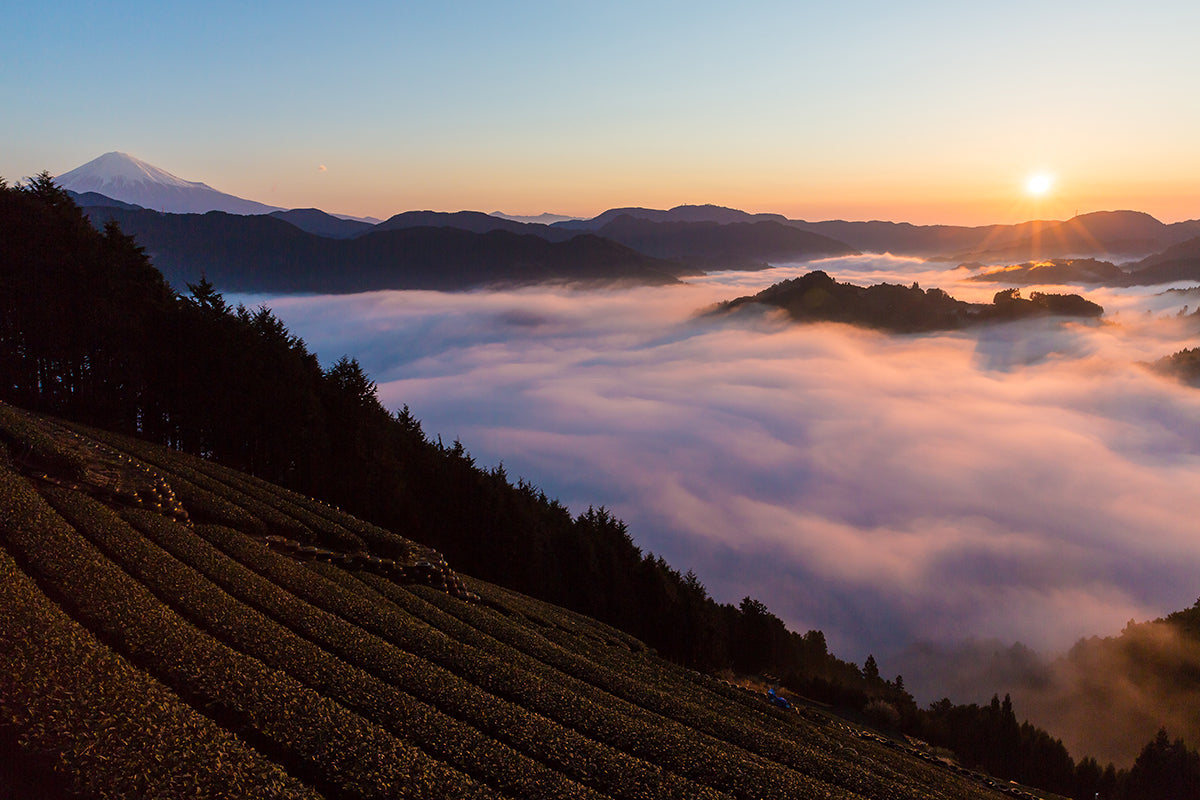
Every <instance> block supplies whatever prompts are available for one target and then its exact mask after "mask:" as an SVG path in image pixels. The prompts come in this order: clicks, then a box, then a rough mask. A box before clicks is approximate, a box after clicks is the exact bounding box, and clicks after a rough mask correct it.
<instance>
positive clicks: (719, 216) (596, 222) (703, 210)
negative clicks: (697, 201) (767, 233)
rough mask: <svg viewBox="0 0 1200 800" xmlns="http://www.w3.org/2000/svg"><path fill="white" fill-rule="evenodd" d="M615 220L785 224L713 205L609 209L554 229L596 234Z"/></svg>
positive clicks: (770, 217)
mask: <svg viewBox="0 0 1200 800" xmlns="http://www.w3.org/2000/svg"><path fill="white" fill-rule="evenodd" d="M618 217H632V218H634V219H641V220H646V221H648V222H715V223H717V224H718V225H728V224H729V223H732V222H762V221H771V222H787V221H788V220H787V218H786V217H784V216H783V215H781V214H749V213H747V212H745V211H739V210H738V209H736V208H726V207H724V206H716V205H683V206H675V207H674V208H672V209H668V210H666V211H662V210H658V209H653V208H641V207H631V208H610V209H609V210H608V211H605V212H604V213H603V214H599V215H598V216H595V217H592V218H591V219H580V220H570V221H568V222H557V223H555V227H558V228H570V229H573V230H580V231H595V230H599V229H600V228H603V227H604V226H605V225H607V224H609V223H610V222H612V221H613V220H615V219H617V218H618Z"/></svg>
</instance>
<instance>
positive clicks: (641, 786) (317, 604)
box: [196, 525, 721, 800]
mask: <svg viewBox="0 0 1200 800" xmlns="http://www.w3.org/2000/svg"><path fill="white" fill-rule="evenodd" d="M196 530H197V532H198V533H199V534H200V535H202V536H204V537H205V538H206V539H208V540H209V541H210V542H212V543H213V544H214V545H216V546H217V547H218V548H220V549H221V550H222V551H224V552H225V553H228V554H229V555H230V556H232V557H233V558H235V559H237V560H238V561H240V562H241V563H243V564H245V565H246V566H247V567H249V568H250V569H251V570H253V571H255V572H257V573H259V575H261V576H262V577H261V578H260V579H259V580H258V581H254V580H252V579H249V578H248V577H245V576H242V577H240V578H239V579H238V580H237V581H236V582H235V583H236V585H231V586H227V587H226V588H227V589H229V590H230V591H233V592H236V593H238V594H239V595H240V596H244V595H247V594H248V593H250V592H253V593H254V594H255V598H254V600H253V602H254V603H255V605H257V606H258V607H260V608H262V609H263V610H264V611H265V612H267V613H269V614H271V616H273V617H274V618H275V619H277V620H279V621H280V622H282V623H283V624H285V625H287V626H289V627H292V628H293V629H295V630H296V631H297V632H299V633H301V634H302V635H304V636H306V637H309V638H312V639H313V640H314V641H317V642H319V643H320V644H321V645H322V646H323V647H325V648H326V649H329V650H330V651H332V652H335V653H337V655H338V656H339V657H341V658H343V659H344V660H346V661H347V662H349V663H352V664H355V665H356V666H358V667H359V668H361V669H363V670H365V671H367V672H370V673H371V674H373V675H375V676H377V677H379V678H381V679H383V680H385V681H387V682H389V683H391V684H393V685H395V686H397V687H398V688H400V689H402V690H403V691H405V692H407V693H409V694H411V695H412V696H414V697H416V698H418V699H420V700H422V701H424V702H426V703H429V704H430V705H432V706H435V707H437V708H438V709H439V710H441V711H442V712H443V713H446V714H449V715H452V716H454V717H455V718H457V719H461V720H463V721H465V722H467V723H469V724H471V725H473V726H475V727H477V728H479V729H480V730H482V731H484V732H485V733H487V734H488V735H490V736H492V737H494V738H496V739H498V740H500V741H503V742H505V743H507V744H509V745H510V746H512V747H513V748H514V749H516V750H519V751H520V752H522V753H525V754H526V755H529V756H530V757H532V758H534V759H537V760H539V761H541V762H543V763H545V764H547V765H548V766H550V767H552V768H554V769H557V770H560V771H561V772H563V773H564V774H565V775H567V776H568V777H570V778H572V779H573V780H576V781H578V782H580V783H583V784H585V785H587V786H591V787H593V788H596V789H597V790H599V791H602V792H604V793H605V794H608V795H611V796H613V797H621V798H630V799H631V800H633V799H634V798H666V797H675V798H718V797H721V795H720V794H719V793H717V792H714V791H712V790H711V789H708V788H707V787H705V786H701V785H698V784H696V783H693V782H691V781H688V780H685V779H683V778H680V777H679V776H676V775H673V774H671V773H669V772H667V771H664V770H662V769H661V768H659V767H658V766H656V765H654V764H652V763H647V762H645V761H642V760H640V759H637V758H633V757H631V756H629V755H627V754H626V753H623V752H619V751H617V750H614V749H612V748H610V747H607V746H605V745H604V744H601V743H599V742H596V741H594V740H592V739H590V738H588V737H586V736H583V735H581V734H579V733H578V732H576V731H574V730H571V729H569V728H566V727H563V726H561V725H560V724H558V723H556V722H554V721H552V720H550V719H547V718H546V717H544V716H542V715H540V714H537V713H534V712H532V711H530V710H529V709H526V708H524V707H522V706H521V705H519V704H515V703H512V702H509V701H507V700H505V699H503V698H501V697H499V696H497V695H495V694H493V693H490V692H488V691H486V690H485V689H482V688H480V687H479V686H478V685H476V684H475V683H474V682H472V681H469V680H465V679H464V678H463V677H461V676H460V675H459V674H458V673H457V671H455V670H453V669H450V668H448V667H446V666H445V665H438V664H434V663H431V662H429V661H428V660H426V659H424V658H422V657H420V656H418V655H413V654H412V653H411V652H410V648H409V647H407V646H405V645H406V643H408V642H411V641H413V640H414V639H415V640H420V639H421V638H422V637H425V636H428V637H433V638H442V637H441V636H440V635H439V634H435V633H434V632H433V631H431V630H429V629H428V628H427V626H424V625H419V624H414V630H413V631H412V632H411V633H412V636H411V637H410V636H404V637H395V636H387V635H382V636H381V635H380V634H379V632H378V631H371V630H370V626H368V628H367V629H364V628H363V627H360V624H359V623H361V622H362V621H363V618H364V617H370V616H372V615H371V613H370V608H371V604H370V603H369V602H366V601H363V600H361V599H360V598H356V597H354V596H353V595H349V594H348V593H346V592H345V591H344V590H343V589H341V588H340V587H339V586H337V585H335V584H333V583H331V582H330V581H329V580H327V579H326V578H324V577H322V576H320V575H318V574H315V573H314V572H312V571H310V570H308V569H306V568H304V567H302V566H300V565H299V564H296V563H294V562H292V561H290V560H288V559H285V558H283V557H281V556H279V555H278V554H276V553H273V552H271V551H269V550H267V549H266V548H264V547H262V546H261V545H260V544H259V543H257V542H255V541H253V540H250V539H247V538H246V537H244V536H241V535H240V534H238V533H237V532H236V531H230V530H228V529H225V528H220V527H218V526H206V525H199V526H197V527H196ZM323 566H325V567H326V568H327V569H328V571H329V572H330V573H331V574H332V575H335V576H340V577H347V573H345V572H343V571H342V570H340V569H338V568H336V567H330V566H328V565H323ZM284 590H289V591H284ZM292 592H295V594H292ZM248 602H249V600H248ZM319 609H323V610H324V611H325V612H328V613H327V614H322V613H321V611H320V610H319ZM354 617H358V618H359V619H354Z"/></svg>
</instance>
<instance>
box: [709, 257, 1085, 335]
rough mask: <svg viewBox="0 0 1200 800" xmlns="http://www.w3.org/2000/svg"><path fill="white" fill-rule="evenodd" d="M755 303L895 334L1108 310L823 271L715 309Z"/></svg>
mask: <svg viewBox="0 0 1200 800" xmlns="http://www.w3.org/2000/svg"><path fill="white" fill-rule="evenodd" d="M755 305H759V306H773V307H775V308H781V309H783V310H784V311H786V312H787V314H788V316H789V317H791V318H792V319H793V320H795V321H797V322H842V323H847V324H850V325H860V326H863V327H867V328H876V329H879V330H885V331H890V332H893V333H923V332H927V331H944V330H957V329H959V328H965V327H968V326H971V325H983V324H987V323H993V322H1011V321H1014V320H1021V319H1029V318H1031V317H1042V316H1052V315H1053V316H1067V317H1085V318H1087V317H1092V318H1094V317H1099V316H1101V315H1102V314H1103V313H1104V309H1103V308H1102V307H1100V306H1099V305H1097V304H1096V303H1093V302H1091V301H1089V300H1085V299H1084V298H1082V297H1080V296H1079V295H1077V294H1043V293H1041V292H1033V293H1032V294H1030V296H1029V297H1028V298H1024V297H1021V293H1020V292H1019V291H1018V290H1016V289H1004V290H1001V291H999V292H997V293H996V295H995V297H993V299H992V302H991V304H990V305H988V304H983V303H967V302H964V301H962V300H956V299H954V298H953V297H951V296H950V295H949V294H947V293H946V292H945V291H943V290H942V289H937V288H934V289H922V288H921V287H920V286H918V285H917V284H916V283H914V284H913V285H912V286H901V285H899V284H893V283H879V284H875V285H874V286H865V287H864V286H855V285H853V284H850V283H839V282H838V281H835V280H834V279H833V278H832V277H830V276H829V275H828V274H827V273H825V272H822V271H821V270H816V271H813V272H810V273H808V274H807V275H802V276H800V277H798V278H792V279H790V280H786V281H781V282H779V283H776V284H774V285H772V286H769V287H767V288H766V289H763V290H762V291H761V292H759V293H758V294H755V295H751V296H747V297H739V298H737V299H735V300H729V301H726V302H724V303H721V304H720V305H718V306H717V307H716V308H715V309H714V310H712V311H711V312H709V313H711V314H725V313H729V312H732V311H737V310H738V309H741V308H745V307H753V306H755Z"/></svg>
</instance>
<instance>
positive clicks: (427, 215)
mask: <svg viewBox="0 0 1200 800" xmlns="http://www.w3.org/2000/svg"><path fill="white" fill-rule="evenodd" d="M405 228H455V229H457V230H463V231H471V232H472V233H489V232H491V231H508V232H509V233H518V234H530V235H533V236H537V237H539V238H542V239H545V240H547V241H550V242H565V241H567V240H568V239H570V238H572V237H574V236H575V235H576V234H578V233H579V231H575V230H566V229H563V228H557V227H552V226H550V225H540V224H537V223H528V222H514V221H513V220H510V219H505V218H503V217H497V216H493V215H492V214H484V213H482V212H480V211H455V212H446V211H405V212H403V213H400V214H396V215H395V216H393V217H390V218H388V219H386V220H384V221H383V222H381V223H379V224H378V225H376V226H375V228H374V230H375V231H398V230H404V229H405Z"/></svg>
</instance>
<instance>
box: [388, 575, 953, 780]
mask: <svg viewBox="0 0 1200 800" xmlns="http://www.w3.org/2000/svg"><path fill="white" fill-rule="evenodd" d="M364 580H366V581H367V582H368V583H371V584H372V585H374V586H376V588H377V589H382V590H383V591H384V592H385V593H388V590H387V588H386V586H384V585H382V584H377V583H376V582H374V581H373V580H372V579H370V578H364ZM473 583H475V582H473ZM410 592H411V594H413V595H416V596H419V597H420V598H421V599H422V600H423V601H424V602H426V603H428V604H429V605H430V606H434V607H436V608H438V609H439V610H440V612H442V613H443V614H446V615H450V616H452V617H454V618H456V619H457V620H459V621H461V622H463V623H465V624H469V625H470V626H471V627H472V628H475V629H477V630H478V631H479V632H480V633H481V634H485V635H486V636H487V637H491V639H494V640H495V641H496V642H499V643H502V644H503V645H505V646H508V647H512V648H514V649H516V650H518V651H520V652H522V653H524V654H526V655H527V656H529V657H531V658H534V659H537V660H538V661H539V662H541V663H543V664H545V665H547V666H548V667H549V668H550V669H552V670H554V671H556V672H559V673H562V674H564V675H569V676H572V677H575V678H578V679H579V680H582V681H586V682H587V683H589V684H591V685H593V686H596V687H597V688H600V689H602V690H604V691H608V692H611V693H613V694H615V695H617V696H619V697H621V698H623V699H625V700H628V701H629V702H631V703H634V704H636V705H638V706H641V707H643V708H646V709H648V710H651V711H654V712H656V713H659V714H661V715H663V716H664V717H668V718H670V719H674V720H676V721H677V722H680V723H682V724H684V725H686V726H688V727H690V728H693V729H695V730H698V731H702V732H704V733H707V734H709V735H711V736H713V737H715V738H718V739H721V740H723V741H727V742H730V743H732V744H736V745H737V746H739V747H741V748H744V749H746V750H748V751H750V752H753V753H756V754H758V755H760V756H762V757H764V758H767V759H769V760H771V761H773V762H776V763H779V764H782V765H785V766H787V767H789V768H791V769H794V770H796V771H797V772H801V773H803V774H805V775H809V776H811V777H814V778H817V779H820V780H822V781H826V782H829V783H833V784H836V785H838V786H841V787H843V788H849V789H851V790H853V791H854V792H856V793H859V794H863V795H866V796H872V797H875V796H880V795H881V794H886V791H887V789H888V787H887V785H886V782H884V781H883V780H882V779H881V778H880V777H879V776H878V774H876V773H877V772H879V771H878V770H871V771H867V770H863V769H862V763H860V762H861V759H857V758H854V759H850V758H845V757H834V755H833V754H836V753H837V751H838V750H839V745H837V744H836V743H835V742H834V740H833V739H832V738H831V737H830V736H829V735H828V734H827V733H826V732H824V731H822V730H821V729H820V727H815V726H813V725H811V724H810V723H809V722H808V721H807V720H806V719H804V718H801V716H800V714H799V713H798V712H784V711H780V710H778V709H776V708H774V707H772V706H770V705H768V704H767V703H765V702H763V701H761V700H759V699H756V698H746V697H744V696H742V695H741V694H740V693H739V694H738V695H737V696H736V701H735V702H726V701H725V698H724V697H722V696H719V695H717V694H714V692H713V691H712V690H711V689H712V687H713V686H714V685H715V681H713V680H711V679H707V680H706V683H707V684H708V686H702V685H700V684H698V683H697V682H696V681H695V680H694V679H695V678H699V677H701V676H698V675H692V674H691V673H687V672H686V671H685V670H683V669H682V668H678V667H673V665H667V664H664V663H662V662H661V661H660V660H658V659H656V660H655V663H654V664H653V665H651V664H650V663H649V661H648V660H647V659H645V658H638V657H631V655H630V654H629V653H628V652H624V651H623V649H618V648H614V647H613V646H611V645H606V644H600V643H597V641H596V639H595V638H594V637H591V636H573V635H572V634H569V633H566V632H565V626H563V625H558V624H555V625H550V626H548V627H542V628H540V629H536V630H534V629H531V628H530V627H528V626H524V625H520V624H517V623H516V622H514V621H513V620H512V619H510V618H508V617H506V616H502V615H497V614H491V613H486V612H482V611H481V610H480V608H479V607H477V606H473V605H465V604H462V603H455V602H452V601H449V600H448V599H447V598H445V596H444V595H440V594H439V593H437V592H430V591H428V590H426V589H424V588H423V587H412V588H411V589H410ZM389 596H391V594H390V593H389ZM534 602H536V601H534ZM406 608H408V609H409V610H410V611H412V612H413V613H415V614H417V615H418V616H421V618H422V619H425V620H427V621H429V622H430V624H433V625H435V626H437V627H438V628H439V629H442V630H446V631H447V632H452V635H454V636H455V638H457V639H458V640H460V641H471V642H472V643H474V644H476V645H477V646H480V647H485V648H486V647H488V646H489V645H488V641H487V639H484V638H480V637H470V635H469V634H467V633H464V632H463V631H461V630H460V629H458V628H457V627H455V626H453V625H452V624H448V623H447V622H446V621H445V617H441V616H439V615H438V614H433V613H425V612H422V610H421V609H420V608H419V607H418V606H415V605H413V604H409V605H407V606H406ZM551 613H552V612H551ZM492 649H495V646H494V645H493V646H492ZM672 671H674V672H676V673H678V677H679V678H680V679H679V680H676V681H670V682H668V681H664V677H666V676H667V675H669V674H671V673H672ZM702 680H703V679H702ZM875 755H876V756H877V757H880V758H883V759H885V760H887V761H889V762H894V764H893V766H894V769H893V770H891V771H895V772H899V773H903V774H905V776H906V777H905V778H904V782H905V783H906V784H910V785H911V784H917V785H921V787H922V789H921V790H922V792H926V793H928V796H930V797H937V796H944V797H958V796H959V795H958V792H959V791H960V789H961V787H959V786H958V785H957V783H958V782H957V781H950V783H951V785H950V786H946V779H945V777H944V776H940V775H937V774H935V773H932V772H930V771H929V770H927V769H923V768H921V767H918V766H917V765H916V764H914V763H913V760H912V759H911V758H898V757H896V756H895V754H893V753H887V752H883V751H879V752H876V753H875ZM888 771H889V770H883V772H885V773H886V772H888Z"/></svg>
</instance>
